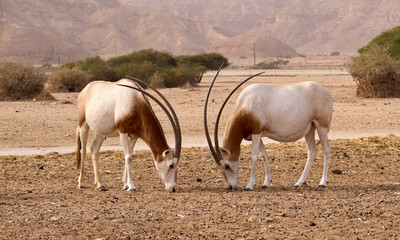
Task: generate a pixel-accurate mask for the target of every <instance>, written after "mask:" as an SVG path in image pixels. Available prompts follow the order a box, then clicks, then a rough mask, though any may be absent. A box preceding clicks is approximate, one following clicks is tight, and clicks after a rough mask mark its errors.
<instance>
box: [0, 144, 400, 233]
mask: <svg viewBox="0 0 400 240" xmlns="http://www.w3.org/2000/svg"><path fill="white" fill-rule="evenodd" d="M331 146H332V152H331V159H332V160H331V163H330V170H329V174H328V176H329V183H328V187H327V188H318V183H319V180H320V176H321V173H322V159H323V156H322V153H321V152H322V151H320V154H319V155H318V157H317V160H316V162H315V163H314V165H313V167H312V169H311V172H310V176H309V177H308V181H307V183H308V186H304V187H300V188H293V187H292V186H293V184H294V183H295V182H296V181H297V179H298V177H300V174H301V171H302V170H303V166H304V164H305V161H306V156H307V153H306V148H305V144H304V142H296V143H290V144H273V143H272V144H267V145H266V147H267V149H268V150H270V151H269V152H268V153H269V159H270V167H271V173H272V177H273V185H272V186H271V187H270V188H268V189H262V188H260V186H261V184H262V181H263V178H264V171H263V170H261V169H263V167H261V165H262V163H260V162H261V161H260V162H259V164H258V165H259V168H258V171H257V173H256V182H257V186H256V188H255V190H254V191H251V192H246V191H243V187H244V186H245V185H246V183H247V181H248V178H249V174H250V166H249V162H250V160H249V154H250V148H249V146H244V147H242V150H243V152H242V153H243V154H242V159H241V163H240V172H239V179H238V180H239V186H241V188H240V189H239V190H237V191H226V190H224V182H223V179H222V177H221V174H220V172H219V170H218V169H217V168H216V165H215V164H214V162H213V160H211V159H209V158H205V157H202V156H201V152H202V151H205V150H206V149H205V148H186V149H185V152H186V155H185V156H183V157H182V160H181V163H180V166H179V172H178V176H179V182H178V191H177V192H176V193H168V192H166V191H165V190H164V187H163V184H162V183H161V180H160V179H159V178H158V176H157V173H156V171H155V169H154V165H153V163H152V157H151V155H150V152H149V151H136V152H135V154H134V160H133V163H132V164H133V169H134V170H133V176H134V178H133V180H134V182H135V185H136V187H137V189H138V190H137V191H135V192H133V193H129V192H126V191H123V190H122V183H121V177H122V171H123V163H122V159H123V153H122V152H121V151H106V152H103V153H101V155H100V157H101V158H102V159H103V161H101V165H100V166H101V169H102V171H101V175H102V180H103V183H105V184H106V186H107V187H108V191H105V192H103V191H98V190H95V189H94V188H93V187H92V185H91V183H92V181H93V174H92V169H91V167H89V168H87V169H88V171H89V173H87V174H86V176H87V178H86V181H85V184H86V186H88V187H89V188H87V189H84V190H77V189H76V184H77V177H78V175H77V173H76V171H74V168H75V166H74V155H73V154H62V155H60V154H58V153H50V154H46V155H36V156H18V157H14V156H2V157H0V172H1V174H0V186H1V189H2V190H1V192H0V208H1V212H2V214H1V216H0V223H1V224H0V232H1V236H0V238H1V239H27V238H28V239H59V238H62V239H77V238H79V239H154V238H155V239H211V238H212V239H398V238H399V237H400V235H399V229H400V205H399V204H398V203H399V200H400V179H399V166H400V138H399V137H385V138H378V137H371V138H363V139H359V140H334V141H332V142H331Z"/></svg>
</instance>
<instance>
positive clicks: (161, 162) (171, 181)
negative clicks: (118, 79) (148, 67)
mask: <svg viewBox="0 0 400 240" xmlns="http://www.w3.org/2000/svg"><path fill="white" fill-rule="evenodd" d="M127 78H129V79H131V80H133V81H136V82H138V83H141V84H143V85H144V86H146V87H148V88H150V89H152V90H153V91H154V92H156V93H157V95H158V96H159V97H160V98H161V99H162V100H163V101H164V102H165V104H166V105H167V107H165V106H164V104H162V103H161V102H160V101H159V100H158V99H157V98H155V97H154V96H153V95H151V94H150V93H148V92H146V91H145V90H143V89H142V88H137V87H132V86H128V85H122V84H118V85H120V86H124V87H128V88H132V89H135V90H138V91H140V92H142V93H143V94H145V95H146V96H148V97H150V98H151V99H153V100H154V101H155V102H156V103H157V104H158V105H159V106H160V107H161V108H162V109H163V110H164V112H165V113H166V114H167V116H168V118H169V120H170V122H171V125H172V128H173V130H174V135H175V152H174V151H173V150H172V149H167V150H165V151H164V152H163V153H162V154H160V155H159V156H154V157H155V158H154V163H155V165H156V170H157V172H158V175H159V176H160V178H161V180H162V181H163V182H164V184H165V189H167V190H168V191H171V192H175V190H176V178H177V167H178V165H179V160H180V155H181V146H182V134H181V127H180V125H179V121H178V117H177V116H176V113H175V111H174V109H173V108H172V106H171V104H170V103H169V101H168V100H167V99H166V98H165V97H164V95H162V94H161V93H160V92H159V91H158V90H157V89H155V88H153V87H152V86H150V85H148V84H147V83H146V82H144V81H142V80H140V79H137V78H134V77H130V76H128V77H127ZM167 108H168V109H167Z"/></svg>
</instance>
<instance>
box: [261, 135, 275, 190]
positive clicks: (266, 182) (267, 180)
mask: <svg viewBox="0 0 400 240" xmlns="http://www.w3.org/2000/svg"><path fill="white" fill-rule="evenodd" d="M259 151H260V154H261V157H262V158H263V160H264V165H265V180H264V183H263V185H262V186H261V187H262V188H265V187H269V186H271V182H272V177H271V171H270V170H269V164H268V155H267V151H266V150H265V145H264V143H263V141H262V139H261V140H260V145H259Z"/></svg>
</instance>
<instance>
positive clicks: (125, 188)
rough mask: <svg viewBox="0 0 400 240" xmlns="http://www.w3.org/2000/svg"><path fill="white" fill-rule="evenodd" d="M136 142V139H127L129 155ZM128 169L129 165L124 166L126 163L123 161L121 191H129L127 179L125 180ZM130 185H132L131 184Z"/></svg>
mask: <svg viewBox="0 0 400 240" xmlns="http://www.w3.org/2000/svg"><path fill="white" fill-rule="evenodd" d="M136 141H137V138H133V137H130V138H129V148H130V151H131V153H133V148H134V147H135V144H136ZM129 167H130V164H126V161H125V167H124V173H123V177H122V182H123V183H124V187H123V188H122V189H123V190H128V189H129V186H128V178H127V175H128V171H129V170H128V169H129ZM131 181H132V180H131ZM132 185H133V182H132Z"/></svg>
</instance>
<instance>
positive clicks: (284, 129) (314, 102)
mask: <svg viewBox="0 0 400 240" xmlns="http://www.w3.org/2000/svg"><path fill="white" fill-rule="evenodd" d="M218 73H219V71H218V72H217V73H216V75H215V77H214V79H213V81H212V83H211V84H210V87H209V90H208V93H207V97H206V101H205V106H204V128H205V133H206V137H207V142H208V145H209V147H210V150H211V153H212V155H213V157H214V159H215V162H216V163H217V165H218V166H219V167H220V169H221V171H222V174H223V177H224V179H225V180H226V182H227V185H228V188H229V189H236V188H237V185H238V184H237V176H238V171H239V155H240V143H241V142H242V139H246V140H251V141H252V149H251V175H250V181H249V183H248V184H247V186H246V187H245V190H253V186H254V185H255V166H256V162H257V156H258V153H260V154H261V156H262V158H263V160H264V163H265V171H266V176H265V180H264V183H263V186H262V187H268V186H270V184H271V180H272V178H271V173H270V170H269V166H268V160H267V152H266V150H265V146H264V143H263V141H262V139H261V138H262V137H268V138H270V139H273V140H276V141H279V142H293V141H297V140H299V139H300V138H302V137H305V141H306V143H307V147H308V157H307V163H306V165H305V168H304V171H303V173H302V175H301V177H300V179H299V180H298V181H297V182H296V183H295V187H299V186H301V185H302V184H303V183H304V182H305V181H306V178H307V175H308V173H309V171H310V168H311V164H312V163H313V161H314V159H315V157H316V155H317V145H316V141H315V130H317V132H318V135H319V139H320V142H321V145H322V148H323V155H324V167H323V172H322V178H321V181H320V183H319V186H320V187H326V183H327V181H328V177H327V175H328V160H329V151H330V146H329V139H328V131H329V128H330V125H331V119H332V105H333V103H332V96H331V94H330V92H329V91H328V90H327V89H326V88H324V87H322V86H321V85H320V84H318V83H316V82H303V83H299V84H296V85H291V86H284V87H272V86H269V85H266V84H252V85H250V86H248V87H246V88H245V89H244V90H243V91H242V92H241V93H240V95H239V97H238V99H237V102H236V106H235V109H234V111H233V112H232V114H231V117H230V119H229V122H228V124H227V126H226V128H225V133H224V139H223V143H222V148H220V147H219V143H218V124H219V119H220V117H221V113H222V110H223V108H224V106H225V104H226V103H227V101H228V100H229V98H230V97H231V96H232V94H233V93H234V92H235V91H236V90H237V89H238V88H239V87H240V86H241V85H243V84H244V83H245V82H247V81H248V80H250V79H251V78H253V77H255V76H257V75H259V74H261V73H259V74H256V75H253V76H251V77H249V78H247V79H246V80H244V81H243V82H241V83H240V84H239V85H238V86H237V87H236V88H235V89H233V91H232V92H231V93H230V94H229V96H228V97H227V98H226V100H225V102H224V103H223V104H222V106H221V108H220V111H219V113H218V116H217V120H216V123H215V132H214V142H215V149H214V147H213V145H212V142H211V139H210V135H209V133H208V127H207V104H208V99H209V96H210V92H211V89H212V87H213V85H214V82H215V80H216V78H217V76H218Z"/></svg>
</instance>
